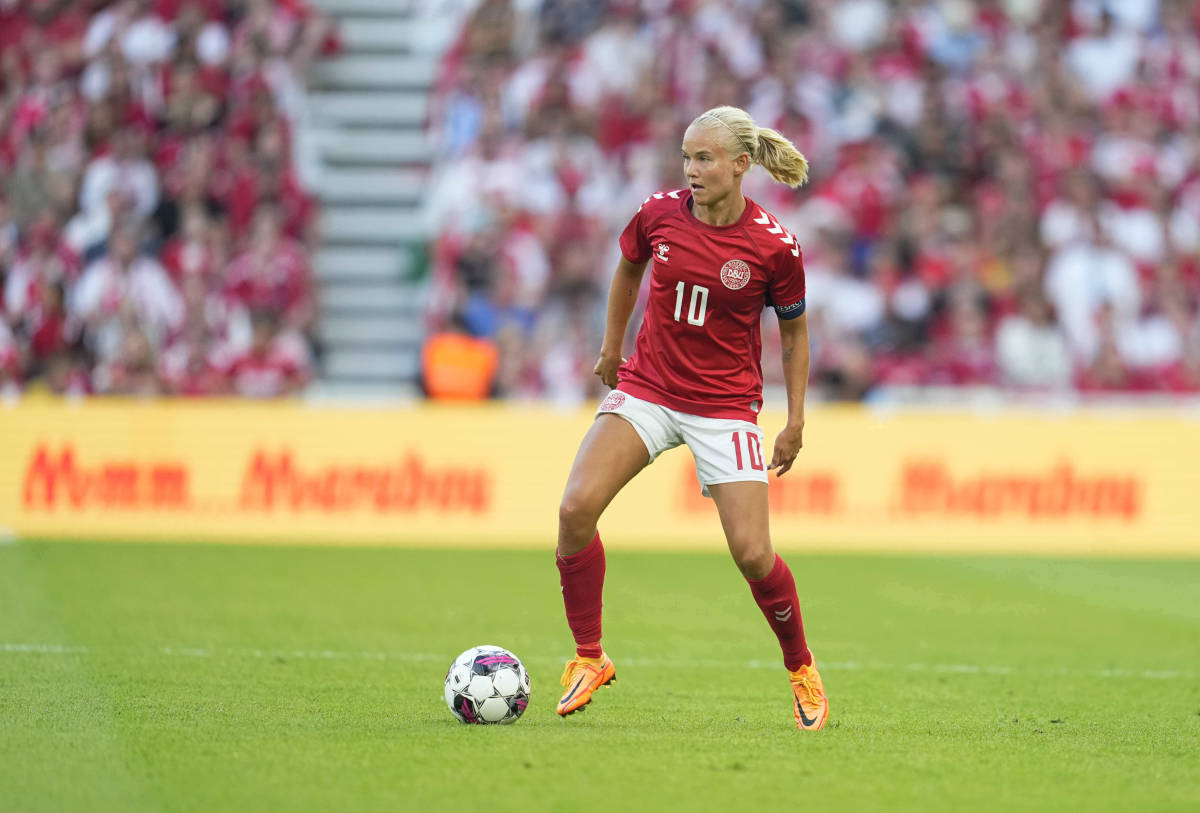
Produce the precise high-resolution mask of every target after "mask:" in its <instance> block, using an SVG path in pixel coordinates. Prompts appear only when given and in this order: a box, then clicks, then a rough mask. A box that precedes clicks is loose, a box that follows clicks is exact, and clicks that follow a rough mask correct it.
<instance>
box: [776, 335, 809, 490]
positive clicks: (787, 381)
mask: <svg viewBox="0 0 1200 813" xmlns="http://www.w3.org/2000/svg"><path fill="white" fill-rule="evenodd" d="M779 340H780V345H781V346H782V348H783V381H784V386H785V387H786V389H787V400H788V418H787V425H786V426H784V428H783V431H782V432H780V433H779V436H778V437H777V438H775V451H774V453H773V454H772V455H771V465H769V466H767V469H768V470H770V469H775V470H776V472H775V473H776V476H777V477H782V476H783V475H785V474H787V471H788V469H790V468H791V467H792V464H793V463H795V462H796V456H797V455H798V454H800V448H801V447H802V446H803V445H804V396H805V393H806V392H807V390H808V367H809V349H808V316H806V315H805V314H800V315H799V316H797V317H796V318H794V319H780V320H779Z"/></svg>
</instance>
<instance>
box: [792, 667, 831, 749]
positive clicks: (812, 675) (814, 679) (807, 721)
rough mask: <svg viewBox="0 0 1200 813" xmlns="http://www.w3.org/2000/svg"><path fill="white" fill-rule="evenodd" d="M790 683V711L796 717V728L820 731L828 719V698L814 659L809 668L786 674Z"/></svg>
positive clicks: (801, 668)
mask: <svg viewBox="0 0 1200 813" xmlns="http://www.w3.org/2000/svg"><path fill="white" fill-rule="evenodd" d="M788 678H789V679H790V680H791V683H792V695H793V699H792V711H793V712H794V714H795V717H796V728H799V729H801V730H802V731H820V730H821V729H822V728H823V727H824V726H825V721H826V720H827V719H829V698H828V697H826V696H825V684H824V682H823V681H822V680H821V674H820V673H819V672H818V671H817V662H816V660H815V659H814V660H813V662H812V665H811V666H801V667H800V668H799V669H797V670H796V671H795V672H788Z"/></svg>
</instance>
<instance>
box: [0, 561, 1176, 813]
mask: <svg viewBox="0 0 1200 813" xmlns="http://www.w3.org/2000/svg"><path fill="white" fill-rule="evenodd" d="M787 558H788V560H789V562H790V563H791V565H792V568H793V570H794V571H795V573H796V576H797V582H798V583H799V585H800V592H801V600H802V603H803V608H804V617H805V622H806V627H807V630H808V634H809V639H810V643H811V644H812V646H813V649H814V651H815V652H816V654H817V657H818V659H819V661H820V662H821V664H822V674H823V676H824V677H825V681H826V686H827V688H828V690H829V694H830V697H831V701H832V713H831V715H830V721H829V724H828V725H827V727H826V729H825V730H824V731H822V732H820V733H817V734H806V733H801V732H797V731H796V730H795V729H794V727H793V724H792V713H791V706H790V699H789V698H790V695H789V692H788V686H787V682H786V676H785V674H784V672H783V669H782V666H781V665H780V664H779V662H778V648H777V645H776V643H775V640H774V638H773V636H772V635H771V633H770V630H769V629H768V627H767V625H766V623H765V622H764V621H763V619H762V617H761V615H759V612H758V609H757V608H756V607H755V605H754V603H753V601H752V600H751V598H750V594H749V590H748V589H747V588H746V586H745V584H744V583H742V580H741V579H740V577H739V576H738V574H737V572H736V570H735V569H734V567H733V565H732V563H731V561H730V560H729V558H728V556H725V555H717V554H699V553H646V552H627V551H622V550H621V549H620V548H619V547H616V546H614V547H613V548H612V549H610V552H609V557H608V585H607V589H606V596H605V599H606V616H605V640H606V644H607V647H608V650H609V652H610V654H611V655H612V657H613V659H614V661H615V662H616V665H617V674H618V682H617V683H616V684H614V685H613V686H610V687H608V688H605V689H603V690H601V691H600V692H599V693H598V694H597V699H596V701H595V702H594V703H593V704H592V706H591V707H589V708H588V709H587V710H586V712H585V713H582V714H577V715H575V716H573V717H571V718H568V719H566V720H562V719H559V718H558V717H557V716H556V715H555V714H554V705H555V701H556V700H557V697H558V686H557V681H558V678H559V674H560V670H561V668H562V663H563V660H564V659H565V657H566V656H568V655H569V654H570V647H569V641H570V637H569V633H568V631H567V628H566V623H565V621H564V620H563V617H562V610H561V598H560V595H559V590H558V583H557V572H556V570H555V568H554V561H553V556H552V554H551V553H550V552H548V551H546V552H532V551H523V552H513V551H466V550H455V551H439V550H391V549H343V548H268V547H223V546H202V545H196V546H192V545H180V546H176V545H161V546H154V545H105V544H66V543H20V544H15V545H10V546H6V547H0V810H3V811H38V810H86V811H110V810H111V811H141V810H194V811H220V810H245V811H266V810H271V811H276V810H307V811H326V810H328V811H345V810H355V811H358V810H405V811H408V810H412V811H427V810H428V811H441V810H447V811H454V810H488V811H506V810H513V811H541V810H563V811H573V812H574V811H584V810H589V809H590V810H604V811H624V810H654V811H658V810H668V811H669V810H689V811H690V810H830V809H832V810H895V809H908V810H915V809H921V810H947V811H949V810H954V811H961V810H975V811H977V810H1005V811H1011V810H1089V811H1090V810H1122V811H1128V810H1138V811H1143V810H1180V811H1183V810H1189V811H1194V810H1197V809H1200V562H1196V561H1179V562H1150V561H1129V560H1115V559H1112V560H1089V559H1028V558H1027V559H1017V558H984V557H919V556H832V555H805V554H803V553H799V552H791V553H789V554H787ZM484 643H492V644H498V645H501V646H505V647H508V648H510V649H512V650H513V651H514V652H516V653H517V654H518V655H519V656H520V657H521V658H522V659H523V660H524V661H525V663H526V665H527V666H528V667H529V670H530V672H531V674H532V677H533V701H532V703H531V705H530V707H529V710H528V711H527V712H526V714H525V716H524V717H523V718H522V719H521V720H520V721H519V722H518V723H517V724H516V725H513V726H506V727H500V726H488V727H477V726H464V725H460V724H459V723H457V722H456V721H455V720H454V719H453V718H452V717H451V715H450V713H449V712H448V711H447V709H446V707H445V705H444V702H443V700H442V679H443V676H444V673H445V670H446V667H447V666H448V665H449V662H450V660H451V659H452V658H453V657H454V656H455V655H457V654H458V653H459V652H460V651H462V650H464V649H466V648H468V647H470V646H473V645H476V644H484Z"/></svg>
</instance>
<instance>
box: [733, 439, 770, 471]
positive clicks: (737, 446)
mask: <svg viewBox="0 0 1200 813" xmlns="http://www.w3.org/2000/svg"><path fill="white" fill-rule="evenodd" d="M743 437H744V438H745V439H746V440H745V443H746V458H749V460H750V468H752V469H754V470H755V471H762V470H763V456H762V444H761V443H759V440H758V435H756V434H755V433H754V432H734V433H733V454H734V456H735V457H736V458H737V467H738V471H741V470H743V469H744V468H746V464H745V463H744V462H743V460H744V458H743V457H742V438H743Z"/></svg>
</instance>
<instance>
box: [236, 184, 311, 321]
mask: <svg viewBox="0 0 1200 813" xmlns="http://www.w3.org/2000/svg"><path fill="white" fill-rule="evenodd" d="M224 292H225V296H226V298H227V299H228V300H229V301H231V302H233V303H235V304H236V305H239V306H241V307H244V308H247V309H249V310H252V311H254V310H257V311H263V310H266V311H271V312H272V313H276V314H281V315H282V326H283V329H284V331H285V332H288V333H297V334H300V335H305V334H307V333H308V331H309V330H310V329H311V328H312V325H313V321H314V319H315V317H316V308H315V303H314V301H313V295H312V272H311V269H310V267H309V264H308V256H307V254H306V252H305V251H304V249H303V247H302V246H301V245H300V244H299V243H297V242H296V241H295V240H293V239H291V238H290V237H287V236H286V235H285V234H283V231H282V228H281V225H280V222H279V210H278V209H277V208H276V207H274V206H272V205H270V204H262V205H260V206H259V207H258V209H257V210H256V211H255V214H254V225H253V228H252V232H251V235H250V242H249V245H248V246H247V247H246V249H245V250H244V251H242V252H241V253H240V254H238V255H237V256H236V257H234V258H233V261H232V262H231V263H230V264H229V268H228V269H227V270H226V272H225V291H224Z"/></svg>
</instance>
